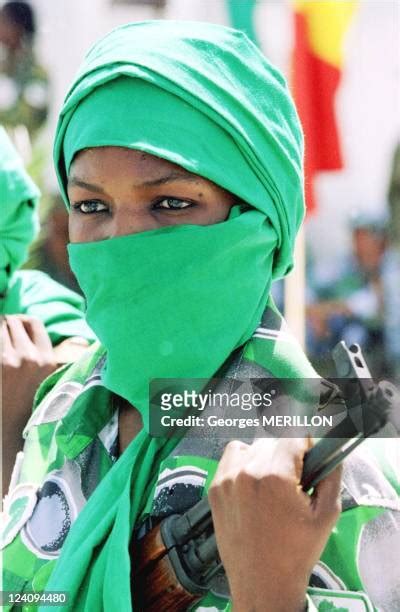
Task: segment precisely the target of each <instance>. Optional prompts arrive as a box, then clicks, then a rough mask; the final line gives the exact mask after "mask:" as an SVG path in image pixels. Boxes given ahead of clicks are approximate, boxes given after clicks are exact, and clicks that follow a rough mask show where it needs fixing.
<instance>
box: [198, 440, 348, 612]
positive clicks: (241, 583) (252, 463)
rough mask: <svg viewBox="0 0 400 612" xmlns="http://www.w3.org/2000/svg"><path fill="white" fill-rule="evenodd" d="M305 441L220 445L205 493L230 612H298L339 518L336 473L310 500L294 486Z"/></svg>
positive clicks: (326, 480) (302, 607) (301, 466)
mask: <svg viewBox="0 0 400 612" xmlns="http://www.w3.org/2000/svg"><path fill="white" fill-rule="evenodd" d="M311 446H312V443H311V441H310V440H307V439H305V440H300V439H281V440H279V441H278V442H277V443H276V441H273V440H270V439H262V440H257V441H256V442H255V443H254V444H252V445H251V446H249V445H247V444H244V443H242V442H231V443H230V444H228V445H227V447H226V449H225V452H224V454H223V456H222V458H221V461H220V464H219V466H218V469H217V473H216V475H215V478H214V480H213V483H212V485H211V487H210V490H209V495H208V496H209V500H210V505H211V510H212V515H213V521H214V525H215V534H216V538H217V544H218V550H219V553H220V556H221V560H222V563H223V565H224V568H225V571H226V573H227V576H228V580H229V585H230V589H231V596H232V602H233V608H234V611H235V612H250V611H253V612H302V610H303V609H304V605H305V592H306V589H307V585H308V581H309V578H310V575H311V571H312V569H313V567H314V565H315V564H316V563H317V561H318V559H319V557H320V555H321V553H322V551H323V549H324V547H325V544H326V541H327V539H328V537H329V534H330V532H331V530H332V528H333V526H334V524H335V522H336V520H337V518H338V516H339V514H340V496H339V494H340V469H336V470H335V471H334V472H333V473H332V474H330V475H329V476H328V477H327V478H325V479H324V480H323V481H321V482H320V483H319V485H318V486H317V487H316V490H315V492H314V494H313V495H312V496H309V495H307V494H306V493H304V492H303V491H302V489H301V486H300V484H299V483H300V478H301V473H302V468H303V457H304V454H305V452H306V451H307V450H308V449H309V448H310V447H311Z"/></svg>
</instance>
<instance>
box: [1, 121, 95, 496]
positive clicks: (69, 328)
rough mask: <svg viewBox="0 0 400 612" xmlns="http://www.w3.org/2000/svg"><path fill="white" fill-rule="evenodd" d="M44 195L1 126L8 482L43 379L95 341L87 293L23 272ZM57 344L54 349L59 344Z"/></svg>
mask: <svg viewBox="0 0 400 612" xmlns="http://www.w3.org/2000/svg"><path fill="white" fill-rule="evenodd" d="M39 197H40V193H39V190H38V188H37V187H36V185H35V184H34V182H33V181H32V179H31V178H30V176H29V175H28V174H27V172H26V171H25V169H24V167H23V164H22V160H21V159H20V157H19V155H18V154H17V152H16V150H15V148H14V146H13V144H12V142H11V140H10V139H9V137H8V135H7V133H6V131H5V129H4V128H3V127H1V126H0V210H1V216H0V315H1V316H2V332H1V333H2V346H3V355H2V366H3V368H2V382H3V386H2V406H3V440H4V445H3V449H4V451H3V487H6V484H7V482H8V481H9V478H10V470H11V468H12V465H13V463H14V461H15V455H16V452H17V450H19V449H20V448H21V447H22V442H23V440H22V437H21V430H22V427H23V425H24V424H25V423H26V420H27V418H28V417H29V414H30V411H31V408H32V402H33V397H34V394H35V391H36V389H37V387H38V386H39V384H40V383H41V382H42V381H43V380H44V378H46V377H47V376H48V375H49V374H50V373H51V372H52V371H53V370H54V369H56V367H57V364H61V363H65V362H67V361H73V360H74V359H77V358H78V357H79V356H80V355H81V354H82V351H83V350H84V349H86V347H87V346H88V344H89V343H91V342H93V341H94V340H95V336H94V334H93V332H92V331H91V330H90V328H89V326H88V325H87V323H86V321H85V320H84V314H83V311H84V300H83V299H82V297H81V296H79V295H77V294H76V293H74V292H72V291H70V290H69V289H67V288H65V287H63V286H62V285H60V284H59V283H56V282H55V281H53V280H52V279H51V278H50V277H49V276H47V275H46V274H43V273H42V272H39V271H37V270H19V268H20V266H21V265H22V264H23V263H24V262H25V260H26V259H27V256H28V249H29V245H30V244H31V243H32V241H33V240H34V238H35V236H36V234H37V231H38V229H39V219H38V212H37V208H38V203H39ZM52 346H53V347H54V348H52Z"/></svg>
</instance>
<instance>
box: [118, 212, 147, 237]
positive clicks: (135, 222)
mask: <svg viewBox="0 0 400 612" xmlns="http://www.w3.org/2000/svg"><path fill="white" fill-rule="evenodd" d="M157 227H158V224H157V221H156V219H154V218H153V217H152V216H151V214H150V213H149V212H132V210H131V211H123V210H121V211H118V212H115V214H114V215H113V218H112V221H111V227H109V232H108V234H109V235H108V237H109V238H116V237H117V236H128V235H129V234H140V232H146V231H148V230H152V229H157Z"/></svg>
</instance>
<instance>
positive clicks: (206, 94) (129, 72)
mask: <svg viewBox="0 0 400 612" xmlns="http://www.w3.org/2000/svg"><path fill="white" fill-rule="evenodd" d="M106 145H108V146H113V145H114V146H115V145H118V146H124V147H131V148H134V149H139V150H143V151H146V152H147V153H150V154H153V155H156V156H159V157H162V158H165V159H167V160H169V161H171V162H175V163H177V164H180V165H181V166H182V167H184V168H186V169H187V170H188V171H190V172H193V173H197V174H199V175H201V176H203V177H205V178H207V179H209V180H211V181H214V182H215V183H216V184H218V185H220V186H221V187H224V188H225V189H227V190H229V191H230V192H232V193H233V194H235V195H236V196H237V197H238V200H241V201H243V202H246V203H247V204H249V205H250V207H251V209H250V210H247V211H246V212H242V211H241V209H240V207H237V206H234V207H233V209H232V211H231V214H230V216H229V218H228V220H227V221H225V222H222V223H219V224H216V225H212V226H201V227H200V226H193V225H192V226H190V225H186V226H180V227H168V228H163V229H160V230H153V231H149V232H144V233H142V234H134V235H130V236H122V237H118V238H111V239H110V240H102V241H99V242H92V243H86V244H82V243H80V244H72V245H70V247H69V253H70V260H71V265H72V268H73V270H74V272H75V274H76V275H77V278H78V280H79V282H80V284H81V286H82V288H83V290H84V292H85V295H86V298H87V302H88V317H89V321H90V323H91V325H92V326H93V328H94V330H95V331H96V333H97V335H98V336H99V338H100V340H101V341H102V342H103V344H104V345H105V347H106V349H107V370H106V371H105V372H104V381H105V384H106V386H108V388H110V389H111V390H112V391H116V392H117V393H120V394H121V395H123V396H125V397H127V398H128V399H130V401H131V402H132V403H133V404H134V405H136V406H137V407H138V408H139V409H140V410H141V412H142V414H144V416H145V417H146V408H147V406H146V387H147V383H148V380H147V379H148V378H149V377H152V376H153V377H157V376H160V374H161V376H165V374H167V375H172V376H173V377H180V376H193V375H195V376H203V377H204V378H207V377H208V376H212V375H213V374H214V372H215V371H216V370H217V369H218V367H219V366H220V365H221V364H222V363H223V361H224V360H225V359H226V358H227V357H228V356H229V354H230V353H231V351H232V350H233V349H234V348H235V347H236V346H239V345H240V344H242V343H243V342H245V341H246V339H247V338H248V337H249V334H251V332H252V331H253V330H254V328H255V327H256V326H257V324H258V321H259V320H260V318H261V314H262V310H263V308H264V306H265V304H266V302H267V299H268V292H269V287H270V283H271V279H272V278H278V277H280V276H283V275H284V274H285V273H286V272H287V271H288V270H290V268H291V266H292V251H293V245H294V239H295V235H296V232H297V229H298V227H299V224H300V222H301V220H302V217H303V185H302V134H301V130H300V126H299V122H298V119H297V115H296V112H295V109H294V106H293V104H292V101H291V99H290V96H289V94H288V90H287V87H286V84H285V82H284V80H283V78H282V77H281V75H280V74H279V73H278V72H277V71H276V70H275V69H274V68H273V67H272V66H271V65H270V64H269V63H268V62H267V61H266V59H265V58H264V57H263V56H262V55H261V53H260V52H259V51H258V50H257V48H256V47H255V46H254V45H253V44H252V43H251V42H250V41H249V40H248V39H247V38H246V36H245V35H243V34H242V33H240V32H236V31H234V30H231V29H228V28H224V27H221V26H217V25H211V24H201V23H187V22H186V23H184V22H182V23H179V22H171V21H160V22H157V21H155V22H144V23H132V24H128V25H126V26H123V27H120V28H118V29H116V30H114V31H113V32H111V33H110V34H109V35H107V36H106V37H105V38H103V39H102V40H100V41H99V42H98V43H96V44H95V46H94V47H93V48H92V49H91V50H90V51H89V53H88V55H87V56H86V59H85V61H84V64H83V66H82V68H81V70H80V72H79V74H78V76H77V77H76V80H75V82H74V83H73V85H72V87H71V89H70V91H69V94H68V95H67V98H66V101H65V104H64V107H63V109H62V113H61V116H60V120H59V124H58V128H57V134H56V141H55V165H56V170H57V173H58V178H59V182H60V186H61V189H62V192H63V194H64V197H65V199H66V202H67V198H66V182H67V176H68V173H69V168H70V164H71V162H72V160H73V158H74V155H75V154H76V153H77V152H78V151H80V150H82V149H84V148H89V147H99V146H106ZM274 359H275V361H279V355H277V356H275V355H274V354H272V357H271V361H273V360H274ZM271 365H272V364H271ZM273 371H274V370H273ZM168 373H169V374H168ZM82 401H83V400H82ZM87 401H88V403H89V404H90V411H91V410H95V408H96V402H95V401H93V398H92V399H90V398H88V400H87ZM89 404H88V405H89ZM90 411H89V412H90ZM145 421H146V419H145ZM175 443H176V441H174V440H165V439H162V438H152V437H151V436H150V435H148V434H147V432H146V430H145V429H143V430H142V431H141V432H140V433H139V434H138V436H137V437H136V438H135V439H134V440H133V441H132V442H131V444H130V445H129V447H128V448H127V449H126V450H125V451H124V453H123V455H122V457H121V458H120V459H119V460H118V461H117V462H116V464H115V465H114V466H113V467H112V469H111V470H110V472H109V474H108V475H107V476H106V477H105V479H104V480H103V481H102V483H101V484H100V485H99V487H98V488H97V490H96V491H95V492H94V493H93V495H92V496H91V497H90V499H89V501H88V503H87V504H86V506H85V508H84V509H83V511H82V512H81V514H80V516H79V517H78V519H77V521H76V522H75V524H74V526H73V528H72V529H71V532H70V534H69V535H68V537H67V540H66V542H65V544H64V546H63V552H62V555H61V558H60V559H59V561H57V564H56V567H55V569H54V572H53V574H52V576H51V578H50V582H49V583H48V584H47V586H46V588H47V589H49V590H66V591H68V594H69V602H68V604H67V605H66V608H65V609H66V610H73V611H74V612H76V611H77V610H78V611H80V610H100V609H102V610H106V611H107V612H108V611H111V610H116V609H118V610H119V609H121V610H131V609H137V606H135V603H133V605H132V603H131V593H132V594H133V599H134V600H135V589H136V588H137V587H136V582H135V580H136V578H135V568H134V567H133V568H131V562H130V557H129V554H128V548H129V542H130V540H131V533H132V529H133V526H134V525H135V524H137V521H138V520H139V517H140V513H141V512H142V510H143V508H144V504H145V503H146V500H147V495H148V492H149V490H151V482H152V479H154V478H155V475H156V474H157V469H158V466H159V465H160V462H161V461H162V459H163V458H165V457H166V456H167V455H168V454H169V453H170V452H171V450H172V448H173V446H174V444H175ZM51 563H52V562H51ZM51 563H50V565H51ZM43 570H44V571H43V575H42V582H43V583H45V582H46V579H47V576H48V575H49V573H50V572H51V570H52V567H47V566H44V568H43ZM38 578H39V577H38ZM132 581H133V582H132ZM132 585H133V586H132ZM36 588H37V590H43V584H42V583H41V582H40V580H38V581H37V583H36Z"/></svg>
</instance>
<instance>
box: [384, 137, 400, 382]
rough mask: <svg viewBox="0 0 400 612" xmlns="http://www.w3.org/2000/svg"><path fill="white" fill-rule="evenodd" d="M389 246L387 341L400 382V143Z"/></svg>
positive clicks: (391, 196) (391, 188) (392, 189)
mask: <svg viewBox="0 0 400 612" xmlns="http://www.w3.org/2000/svg"><path fill="white" fill-rule="evenodd" d="M388 200H389V211H390V223H389V244H388V249H387V252H386V255H385V258H384V262H383V295H384V314H385V325H384V341H385V351H386V354H387V361H388V368H389V373H390V374H392V375H394V376H395V377H396V379H397V380H400V144H398V145H397V147H396V150H395V153H394V156H393V166H392V173H391V179H390V184H389V194H388Z"/></svg>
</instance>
